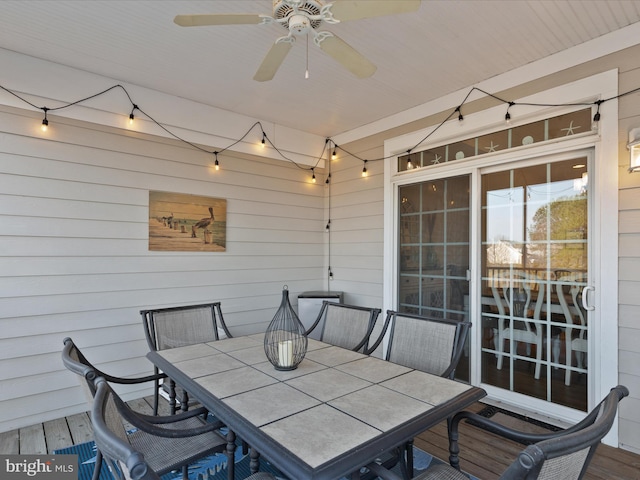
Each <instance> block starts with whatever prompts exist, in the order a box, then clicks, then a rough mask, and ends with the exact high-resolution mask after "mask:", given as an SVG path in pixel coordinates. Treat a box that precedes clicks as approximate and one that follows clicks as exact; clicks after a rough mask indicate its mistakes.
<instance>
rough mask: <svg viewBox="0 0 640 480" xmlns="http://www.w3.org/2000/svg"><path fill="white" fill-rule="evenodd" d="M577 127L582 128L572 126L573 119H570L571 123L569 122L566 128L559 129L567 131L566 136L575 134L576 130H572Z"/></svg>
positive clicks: (577, 127)
mask: <svg viewBox="0 0 640 480" xmlns="http://www.w3.org/2000/svg"><path fill="white" fill-rule="evenodd" d="M579 128H582V127H580V126H577V125H576V126H574V125H573V120H571V123H569V126H568V127H567V128H562V129H561V130H562V131H563V132H567V133H566V135H565V136H566V137H568V136H569V135H575V134H576V132H574V130H577V129H579Z"/></svg>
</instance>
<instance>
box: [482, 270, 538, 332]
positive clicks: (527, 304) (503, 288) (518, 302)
mask: <svg viewBox="0 0 640 480" xmlns="http://www.w3.org/2000/svg"><path fill="white" fill-rule="evenodd" d="M545 286H546V283H545V282H541V281H539V280H538V279H537V278H535V276H534V275H529V274H528V273H527V272H524V271H518V270H516V271H505V272H503V275H501V276H499V277H498V278H495V279H493V281H492V284H491V292H492V294H493V298H494V300H495V302H496V307H497V308H498V314H499V315H500V322H501V323H502V324H504V323H505V322H506V320H507V318H509V317H514V318H515V319H516V321H517V322H519V324H518V325H517V326H516V327H515V328H525V329H526V330H529V331H534V330H536V327H535V323H534V322H529V321H527V319H528V318H534V319H536V320H539V319H540V316H541V314H542V307H543V306H544V302H545V290H546V287H545ZM536 290H537V292H536Z"/></svg>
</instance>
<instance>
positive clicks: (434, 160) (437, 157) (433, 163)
mask: <svg viewBox="0 0 640 480" xmlns="http://www.w3.org/2000/svg"><path fill="white" fill-rule="evenodd" d="M441 159H442V156H440V155H438V154H437V153H436V154H435V156H434V158H433V160H431V164H432V165H436V164H438V163H440V160H441Z"/></svg>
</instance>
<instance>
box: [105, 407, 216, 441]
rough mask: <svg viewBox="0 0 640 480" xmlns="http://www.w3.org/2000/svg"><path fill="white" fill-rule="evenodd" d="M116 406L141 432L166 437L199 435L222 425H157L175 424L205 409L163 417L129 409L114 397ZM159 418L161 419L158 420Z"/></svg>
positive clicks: (213, 423)
mask: <svg viewBox="0 0 640 480" xmlns="http://www.w3.org/2000/svg"><path fill="white" fill-rule="evenodd" d="M114 401H115V403H116V407H117V408H118V411H119V412H120V415H122V417H123V418H124V419H125V420H126V421H128V422H129V423H130V424H131V425H132V426H134V427H136V428H137V429H139V430H142V431H143V432H146V433H149V434H151V435H155V436H158V437H166V438H185V437H192V436H195V435H201V434H203V433H208V432H212V431H214V430H218V429H220V428H222V427H223V426H224V424H223V423H222V422H211V423H204V421H203V423H202V425H201V426H198V427H195V428H163V427H160V426H157V425H167V426H171V425H175V424H176V423H180V422H184V421H185V420H189V419H191V418H195V417H196V416H197V415H200V414H202V413H206V412H207V410H206V409H200V408H198V409H195V410H192V411H188V412H183V413H181V414H177V415H169V416H165V417H157V416H154V415H143V414H139V413H136V412H134V411H133V410H131V409H130V408H129V407H128V406H127V405H126V404H125V403H124V402H123V401H122V400H120V398H119V397H114ZM159 419H162V420H161V421H159Z"/></svg>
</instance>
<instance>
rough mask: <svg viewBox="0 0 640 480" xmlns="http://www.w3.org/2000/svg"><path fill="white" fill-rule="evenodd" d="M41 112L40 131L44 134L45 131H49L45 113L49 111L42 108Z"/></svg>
mask: <svg viewBox="0 0 640 480" xmlns="http://www.w3.org/2000/svg"><path fill="white" fill-rule="evenodd" d="M42 110H43V111H44V118H43V119H42V125H41V126H40V130H42V131H43V132H46V131H47V130H49V120H47V111H49V109H48V108H47V107H42Z"/></svg>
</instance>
